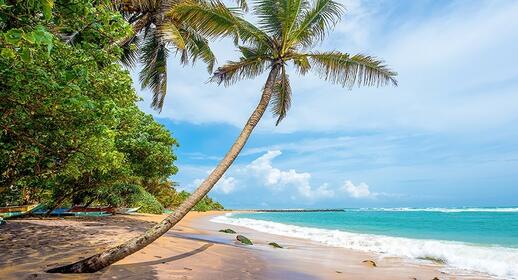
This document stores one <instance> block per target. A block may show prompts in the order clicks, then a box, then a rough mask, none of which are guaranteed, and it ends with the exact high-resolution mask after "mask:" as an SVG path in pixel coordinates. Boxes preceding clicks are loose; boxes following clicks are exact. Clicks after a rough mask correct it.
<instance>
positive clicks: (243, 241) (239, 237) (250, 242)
mask: <svg viewBox="0 0 518 280" xmlns="http://www.w3.org/2000/svg"><path fill="white" fill-rule="evenodd" d="M236 239H237V241H239V242H241V243H243V244H245V245H254V244H253V243H252V241H250V239H248V238H246V237H244V236H242V235H238V236H236Z"/></svg>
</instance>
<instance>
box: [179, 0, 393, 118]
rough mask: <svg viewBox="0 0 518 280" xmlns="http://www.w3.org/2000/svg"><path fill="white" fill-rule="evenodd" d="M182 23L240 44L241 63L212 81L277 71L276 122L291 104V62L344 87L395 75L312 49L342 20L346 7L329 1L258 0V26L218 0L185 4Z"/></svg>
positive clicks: (376, 63)
mask: <svg viewBox="0 0 518 280" xmlns="http://www.w3.org/2000/svg"><path fill="white" fill-rule="evenodd" d="M175 11H176V14H177V15H181V19H182V20H183V21H184V22H189V23H190V24H191V25H192V26H193V27H194V28H195V29H197V30H198V32H200V34H203V35H204V36H208V37H217V36H221V35H231V36H233V37H234V39H235V41H236V43H238V45H239V50H240V54H241V57H240V59H239V61H229V62H227V63H226V64H225V65H223V66H221V67H219V68H218V69H217V70H216V72H215V73H214V75H213V76H212V81H215V82H217V83H218V84H221V83H223V84H224V85H225V86H228V85H230V84H233V83H234V82H236V81H239V80H241V79H245V78H254V77H256V76H258V75H260V74H261V73H263V72H264V71H266V70H268V69H269V70H270V71H272V70H274V69H275V72H276V74H275V77H274V81H275V82H274V87H273V93H272V99H271V102H270V106H271V109H272V112H273V114H274V116H275V117H276V118H277V123H276V124H279V122H280V121H281V120H282V119H283V118H284V117H285V116H286V113H287V111H288V110H289V108H290V104H291V95H292V92H291V86H290V81H289V77H288V74H287V71H286V65H287V63H288V62H291V63H293V65H294V66H295V68H296V69H297V72H298V73H299V74H301V75H304V74H306V73H308V72H309V71H316V73H317V74H318V75H319V76H320V77H322V78H323V79H325V80H328V81H331V82H333V83H337V84H340V85H342V86H344V87H349V88H351V87H353V86H354V85H358V86H381V85H386V84H393V85H395V86H397V81H396V79H395V77H396V75H397V73H396V72H394V71H392V70H390V69H389V68H388V67H387V66H386V65H384V64H383V61H380V60H377V59H376V58H374V57H371V56H367V55H362V54H356V55H350V54H347V53H342V52H340V51H325V52H318V51H310V50H309V49H310V48H312V47H314V46H315V45H317V44H318V43H320V42H321V41H322V40H323V39H324V38H325V36H326V35H327V33H328V32H329V31H331V30H332V29H333V27H334V26H335V24H336V23H337V22H338V21H339V20H340V18H341V16H342V14H343V12H344V8H343V6H342V5H341V4H339V3H336V2H335V1H332V0H315V1H310V0H258V1H256V2H255V3H254V6H253V8H252V12H253V14H254V16H255V17H256V18H257V20H258V24H257V26H254V25H253V24H252V23H250V22H248V21H246V20H244V19H243V18H242V17H240V13H239V10H237V9H228V8H226V7H225V6H224V5H223V4H222V3H220V2H211V3H208V4H206V5H198V4H196V3H195V2H188V1H185V2H183V3H182V4H180V5H178V6H177V7H176V8H175Z"/></svg>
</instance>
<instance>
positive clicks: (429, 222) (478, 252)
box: [212, 207, 518, 279]
mask: <svg viewBox="0 0 518 280" xmlns="http://www.w3.org/2000/svg"><path fill="white" fill-rule="evenodd" d="M212 221H214V222H218V223H226V224H232V225H238V226H243V227H248V228H251V229H254V230H257V231H261V232H266V233H271V234H277V235H283V236H289V237H297V238H303V239H308V240H312V241H316V242H320V243H322V244H324V245H328V246H334V247H343V248H348V249H355V250H360V251H367V252H376V253H380V254H382V255H386V256H397V257H403V258H408V259H414V260H416V261H426V260H432V259H433V260H436V261H437V260H440V261H441V262H444V263H445V265H446V267H449V268H454V269H464V270H469V271H477V272H481V273H487V274H489V275H492V276H495V277H496V278H499V279H518V207H516V208H514V207H513V208H510V207H505V208H502V207H493V208H368V209H345V211H344V212H259V213H232V214H227V215H225V216H219V217H215V218H213V219H212Z"/></svg>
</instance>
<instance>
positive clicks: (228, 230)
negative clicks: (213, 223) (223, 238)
mask: <svg viewBox="0 0 518 280" xmlns="http://www.w3.org/2000/svg"><path fill="white" fill-rule="evenodd" d="M219 232H224V233H232V234H234V233H236V232H235V231H234V230H232V229H229V228H226V229H220V230H219Z"/></svg>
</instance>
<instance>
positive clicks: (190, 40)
mask: <svg viewBox="0 0 518 280" xmlns="http://www.w3.org/2000/svg"><path fill="white" fill-rule="evenodd" d="M181 32H182V34H183V37H184V38H185V40H186V45H185V49H183V50H182V62H183V63H188V62H192V63H194V62H196V60H197V59H198V58H199V59H201V60H202V61H203V62H205V63H206V64H207V71H209V73H212V70H213V69H214V63H215V62H216V56H215V55H214V53H213V52H212V50H211V49H210V46H209V42H208V40H207V39H205V38H204V37H202V36H201V35H200V34H198V33H197V32H196V30H194V29H192V28H188V27H187V28H185V29H182V31H181Z"/></svg>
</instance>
